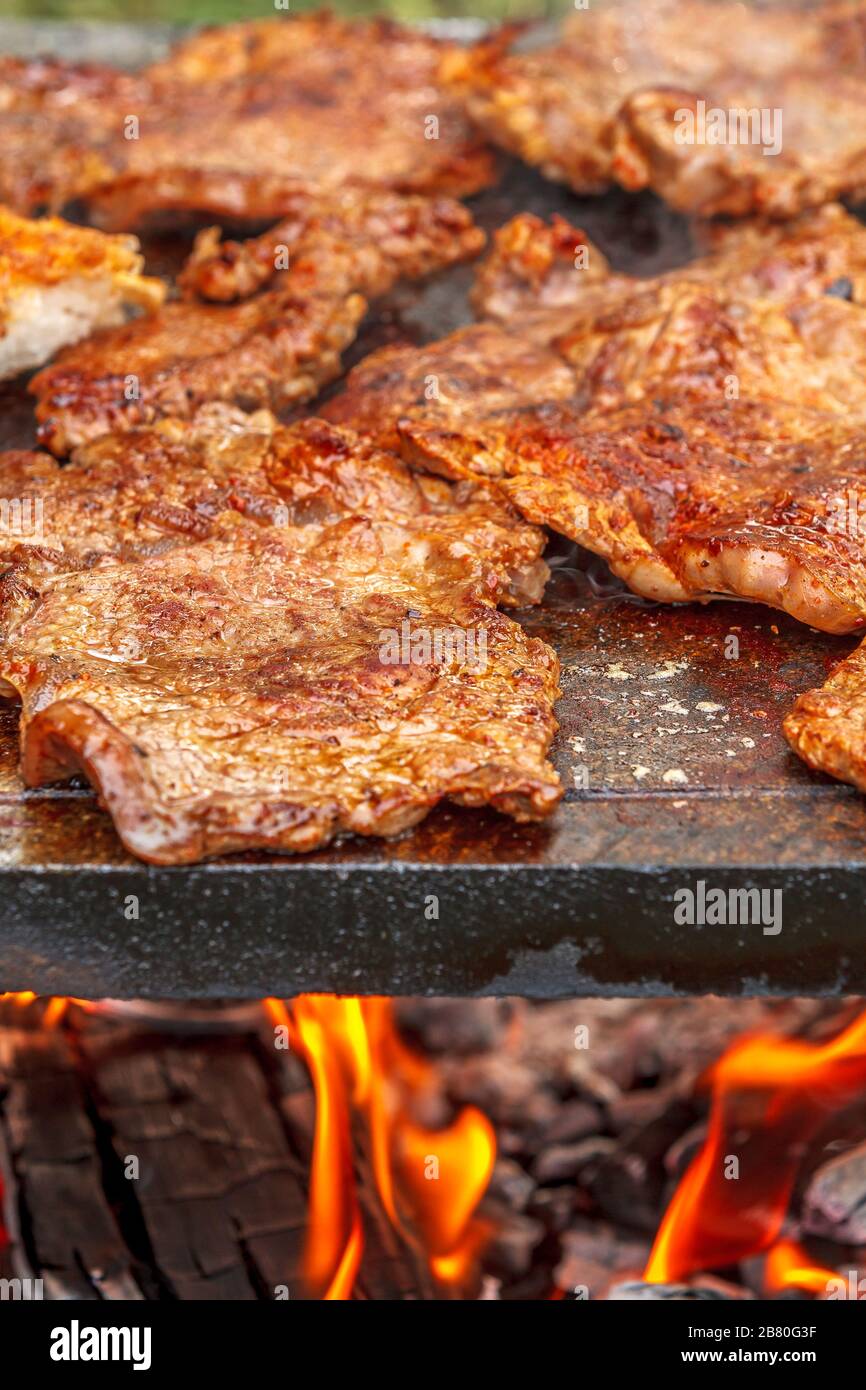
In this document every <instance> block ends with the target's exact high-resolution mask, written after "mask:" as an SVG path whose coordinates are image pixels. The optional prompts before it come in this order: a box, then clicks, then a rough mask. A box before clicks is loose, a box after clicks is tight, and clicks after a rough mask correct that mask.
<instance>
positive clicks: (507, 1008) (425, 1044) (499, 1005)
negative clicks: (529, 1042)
mask: <svg viewBox="0 0 866 1390" xmlns="http://www.w3.org/2000/svg"><path fill="white" fill-rule="evenodd" d="M396 1014H397V1024H398V1026H399V1028H400V1032H401V1033H402V1034H403V1037H404V1038H405V1039H406V1041H407V1042H408V1043H411V1044H412V1046H413V1047H417V1048H418V1050H419V1051H421V1052H426V1053H428V1054H430V1055H431V1056H433V1057H438V1056H442V1055H448V1054H450V1055H452V1056H457V1057H466V1056H469V1055H471V1054H472V1053H476V1052H490V1051H491V1050H492V1049H493V1048H494V1047H498V1046H499V1045H500V1044H501V1043H502V1041H503V1038H504V1035H505V1031H506V1029H507V1027H508V1025H509V1023H510V1021H511V1018H512V1014H513V1007H512V1004H511V1002H510V1001H509V1000H507V999H404V1000H402V1001H400V1003H399V1004H398V1005H397V1006H396Z"/></svg>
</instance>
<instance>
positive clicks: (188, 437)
mask: <svg viewBox="0 0 866 1390" xmlns="http://www.w3.org/2000/svg"><path fill="white" fill-rule="evenodd" d="M0 490H2V492H3V493H4V494H5V495H6V496H7V497H16V498H19V499H22V501H24V502H26V507H24V506H22V508H20V510H19V514H17V515H16V514H15V513H14V512H13V511H12V510H9V513H8V515H5V516H4V518H3V525H2V526H0V562H6V563H7V564H12V565H14V566H15V567H16V568H17V569H18V570H19V571H26V575H27V581H28V583H29V584H30V585H31V586H35V587H36V589H39V587H40V585H41V582H42V577H43V576H45V575H47V576H51V575H53V574H56V573H59V572H61V571H64V570H82V569H89V568H93V567H94V566H97V565H100V564H103V563H105V562H108V561H119V560H122V561H131V560H139V559H145V558H150V557H154V556H157V555H160V554H165V553H166V552H167V551H168V550H170V549H173V548H174V547H176V546H177V545H185V544H188V543H190V542H192V541H208V540H216V539H225V538H226V537H229V538H231V537H233V536H235V535H239V534H244V533H246V532H251V533H253V534H258V533H259V532H261V530H262V528H263V527H264V528H268V527H270V528H277V530H282V528H285V527H295V528H298V527H306V528H313V527H315V526H323V525H331V524H333V523H335V522H336V521H339V520H341V519H344V518H346V517H354V516H367V517H371V518H373V519H374V520H376V521H377V522H378V523H380V524H381V526H382V527H383V528H384V527H385V525H386V524H388V523H392V522H393V523H395V524H397V525H399V526H400V527H402V528H403V529H404V530H405V531H409V530H411V529H413V528H414V529H417V530H418V531H419V532H423V533H424V534H425V535H426V536H431V535H432V536H435V537H436V539H437V540H438V541H440V542H441V543H442V544H443V545H445V544H448V543H449V542H450V540H451V538H452V532H453V533H454V539H455V544H458V545H460V546H463V545H466V546H469V547H470V548H471V553H472V554H476V555H477V556H478V557H479V558H480V559H481V560H482V561H483V562H484V565H485V566H486V567H487V568H486V571H485V573H487V574H488V576H489V575H491V574H492V575H494V576H497V577H496V579H495V582H494V583H493V590H495V592H496V595H497V601H498V602H500V603H505V604H522V603H536V602H537V601H538V600H539V598H540V597H541V592H542V590H543V588H544V583H545V579H546V577H547V568H546V566H545V564H544V562H543V560H542V559H541V551H542V548H543V544H544V542H543V536H542V533H541V532H540V531H539V530H538V529H537V528H536V527H534V526H532V525H530V524H528V523H526V522H523V521H522V520H521V518H520V517H519V514H518V513H517V512H516V511H515V510H514V509H513V508H512V507H511V505H510V504H509V503H507V502H506V501H505V500H504V499H503V498H502V496H501V493H499V491H498V490H497V489H491V488H487V487H484V486H481V487H478V486H475V485H470V486H469V487H465V486H463V487H458V488H456V489H455V488H453V487H452V486H451V485H450V484H448V483H446V482H443V481H442V480H441V479H437V478H432V477H426V476H421V475H417V474H415V473H413V472H411V471H410V470H409V469H408V468H407V467H406V465H405V464H404V463H402V462H401V461H400V460H399V459H397V458H395V457H394V456H393V455H390V454H385V453H383V452H381V451H380V450H378V449H376V448H375V447H374V446H373V445H372V444H370V443H369V441H367V440H364V439H361V438H359V437H358V436H357V435H354V434H351V433H350V432H349V431H347V430H340V429H338V428H336V427H335V426H333V425H330V424H327V423H326V422H325V421H322V420H317V419H315V418H310V419H305V420H301V421H298V422H297V423H296V424H294V425H292V426H291V427H289V428H285V427H282V426H279V425H278V423H277V421H276V420H275V419H274V417H273V416H272V415H271V414H270V413H269V412H268V411H259V412H257V413H256V414H254V415H246V414H244V413H243V412H242V411H239V410H236V409H233V408H231V407H227V406H222V405H219V404H212V405H210V406H207V407H205V408H204V409H202V410H201V411H199V413H198V414H197V415H196V417H195V418H194V419H193V420H192V421H182V420H174V419H168V420H160V421H159V422H157V423H156V424H155V425H154V426H152V427H151V428H140V429H136V430H131V431H129V432H128V433H127V434H124V435H104V436H103V437H102V438H101V439H99V440H97V441H95V442H94V443H92V444H88V445H85V446H83V447H82V448H80V449H78V450H77V451H76V453H75V454H74V456H73V458H72V459H71V460H70V462H69V463H68V464H67V465H66V466H65V467H62V468H61V467H60V466H59V465H58V464H57V463H55V462H54V460H52V459H50V458H48V457H47V456H46V455H45V454H34V453H27V452H24V451H21V452H13V453H8V454H3V455H0ZM25 521H26V522H29V523H30V524H29V525H28V524H24V523H25ZM310 534H312V531H310ZM500 555H502V556H503V557H505V558H504V560H503V566H504V567H503V568H501V569H500V568H498V563H499V562H498V559H497V557H498V556H500Z"/></svg>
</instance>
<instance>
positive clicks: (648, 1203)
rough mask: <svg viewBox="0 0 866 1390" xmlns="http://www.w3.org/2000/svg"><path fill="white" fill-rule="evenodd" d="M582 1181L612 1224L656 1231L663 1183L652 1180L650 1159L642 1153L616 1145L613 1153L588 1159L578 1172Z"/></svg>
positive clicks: (585, 1188)
mask: <svg viewBox="0 0 866 1390" xmlns="http://www.w3.org/2000/svg"><path fill="white" fill-rule="evenodd" d="M586 1142H587V1143H591V1142H592V1141H590V1140H587V1141H586ZM578 1181H579V1183H580V1186H581V1187H582V1188H583V1190H584V1192H585V1193H587V1194H588V1195H589V1196H590V1197H591V1198H592V1200H593V1202H594V1204H595V1206H596V1207H597V1208H598V1210H599V1211H600V1212H603V1213H604V1215H605V1216H608V1217H610V1219H611V1220H612V1221H617V1222H621V1223H622V1225H624V1226H630V1227H632V1228H637V1229H638V1230H643V1231H653V1232H654V1231H655V1229H656V1227H657V1225H658V1219H659V1207H660V1202H661V1190H660V1189H661V1184H660V1183H658V1182H655V1181H653V1180H652V1177H651V1174H650V1173H649V1171H648V1169H647V1163H646V1160H645V1159H644V1158H643V1157H642V1156H641V1155H640V1154H636V1153H627V1152H625V1151H623V1150H621V1149H617V1148H616V1147H615V1146H613V1145H612V1151H608V1152H607V1153H602V1154H600V1155H598V1156H593V1157H592V1158H590V1159H588V1160H587V1162H586V1163H585V1164H584V1165H583V1167H582V1168H581V1170H580V1171H579V1173H578Z"/></svg>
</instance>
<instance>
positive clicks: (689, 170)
mask: <svg viewBox="0 0 866 1390" xmlns="http://www.w3.org/2000/svg"><path fill="white" fill-rule="evenodd" d="M863 16H864V11H863V7H862V4H860V3H856V2H855V3H852V4H845V3H828V4H825V5H821V4H817V5H812V6H795V5H791V6H782V5H774V6H772V7H769V8H766V7H765V8H761V7H755V6H749V7H747V8H745V9H744V8H743V7H742V6H741V5H738V4H734V3H730V0H727V2H726V3H721V2H719V3H707V0H686V3H683V0H623V3H620V4H612V3H606V4H604V5H600V6H595V5H593V6H591V7H588V8H586V9H582V10H580V11H578V12H577V13H575V14H572V15H571V16H570V17H569V18H568V19H567V20H566V21H565V22H564V23H563V25H562V28H561V30H560V33H559V35H558V38H557V41H556V42H555V43H553V44H551V45H548V46H546V47H540V48H539V47H536V48H534V49H531V48H530V47H529V45H527V44H524V48H526V49H529V51H522V52H520V51H509V50H510V40H511V38H512V37H513V35H512V34H510V33H509V31H508V30H506V31H504V32H503V33H501V34H498V35H494V36H493V37H492V38H491V39H488V40H487V41H485V42H482V43H481V44H480V45H479V46H478V47H476V48H475V49H474V50H470V52H469V53H468V54H458V55H456V56H455V57H454V58H452V59H451V60H449V64H448V72H449V76H450V79H451V81H452V83H453V86H454V90H455V92H456V93H457V94H458V95H460V96H461V97H462V99H463V100H464V102H465V104H466V109H467V111H468V112H469V114H470V115H471V116H472V118H473V119H474V120H475V121H477V122H478V124H479V125H480V126H481V128H482V129H483V130H484V131H485V132H486V133H487V134H488V135H489V136H490V137H491V139H493V140H494V141H496V142H497V143H498V144H500V145H502V146H504V148H506V149H508V150H510V151H511V152H512V153H514V154H517V155H519V156H520V157H521V158H523V159H525V160H526V161H527V162H528V163H530V164H533V165H536V166H538V167H540V168H541V169H542V170H543V172H544V173H545V174H547V175H548V176H549V177H551V178H555V179H561V180H563V181H565V182H567V183H570V184H571V186H572V187H573V188H575V189H577V190H578V191H579V192H599V191H601V190H603V189H604V188H605V187H606V186H607V185H608V184H610V183H612V182H619V183H621V184H622V185H623V186H624V187H626V188H630V189H636V188H646V187H651V188H653V189H654V190H655V191H656V192H657V193H659V194H660V195H661V196H662V197H663V198H665V199H666V200H667V201H668V202H669V203H671V204H672V205H673V206H674V207H676V208H678V209H680V210H681V211H684V212H690V213H699V214H701V215H703V216H712V215H715V214H718V213H728V214H734V215H742V214H755V213H768V214H771V215H773V216H776V217H788V216H791V215H792V214H793V213H795V212H797V211H798V210H799V209H801V208H803V207H810V206H817V205H820V204H821V203H824V202H827V201H829V200H830V199H832V198H837V197H841V196H850V197H852V198H856V197H858V196H862V194H863V191H864V189H866V141H864V137H863V134H862V122H861V120H860V115H859V113H860V111H862V107H863V102H864V98H866V46H864V36H863V23H864V20H863ZM699 103H702V104H703V106H702V108H701V107H700V106H699ZM701 110H703V114H704V118H705V119H704V121H703V122H701V119H700V117H699V112H700V111H701ZM731 111H735V112H737V113H738V115H737V126H736V128H735V127H734V123H733V122H732V121H731V120H730V117H729V115H728V113H729V112H731ZM713 112H720V113H723V121H721V122H720V121H719V119H718V117H713V115H712V113H713ZM762 112H763V113H764V116H763V119H764V122H765V126H764V127H763V128H762V127H761V124H760V123H761V119H762ZM777 112H781V116H777V115H776V113H777ZM708 113H709V122H707V120H706V117H707V114H708ZM739 113H742V115H743V117H745V125H744V128H743V129H742V131H741V128H740V125H739V121H740V115H739ZM690 117H691V118H693V120H692V123H691V124H689V118H690ZM694 118H697V119H694ZM771 120H772V122H774V124H771ZM777 137H778V138H777Z"/></svg>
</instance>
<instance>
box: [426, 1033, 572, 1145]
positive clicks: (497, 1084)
mask: <svg viewBox="0 0 866 1390" xmlns="http://www.w3.org/2000/svg"><path fill="white" fill-rule="evenodd" d="M449 1091H450V1094H451V1095H452V1097H453V1099H454V1100H455V1101H458V1102H459V1103H460V1104H463V1105H477V1106H478V1108H479V1110H483V1111H484V1113H485V1114H486V1115H487V1116H488V1117H489V1118H490V1119H491V1120H492V1121H493V1122H494V1124H511V1125H513V1126H514V1127H515V1128H526V1127H527V1126H528V1125H539V1124H540V1123H541V1122H542V1120H543V1119H544V1118H545V1117H548V1116H549V1117H551V1118H552V1116H553V1115H554V1114H555V1111H556V1100H555V1098H554V1097H553V1096H552V1095H550V1093H549V1092H547V1091H545V1090H544V1088H543V1086H542V1084H541V1077H540V1076H539V1075H538V1074H537V1073H536V1072H535V1071H534V1070H532V1069H531V1068H530V1067H528V1066H526V1065H525V1064H524V1063H523V1062H522V1061H521V1060H519V1059H518V1058H515V1057H513V1056H511V1055H509V1054H508V1053H507V1052H505V1051H499V1052H491V1053H489V1054H486V1055H483V1056H479V1057H469V1058H467V1059H466V1061H465V1062H462V1063H461V1064H460V1066H459V1068H456V1069H453V1070H451V1069H449Z"/></svg>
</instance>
